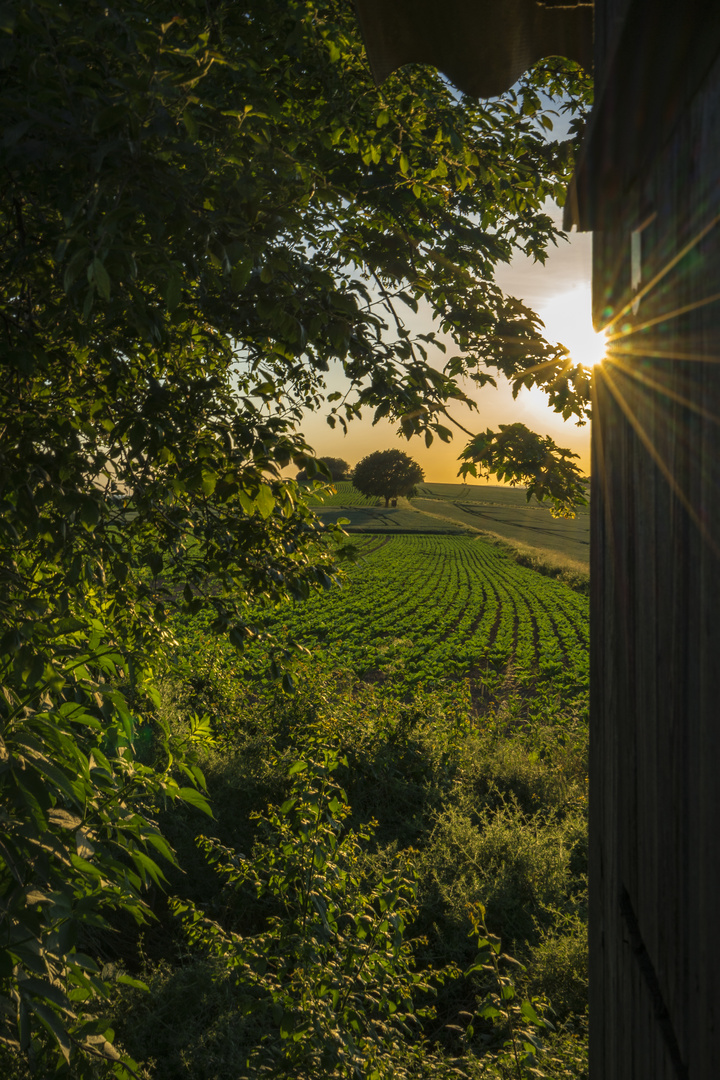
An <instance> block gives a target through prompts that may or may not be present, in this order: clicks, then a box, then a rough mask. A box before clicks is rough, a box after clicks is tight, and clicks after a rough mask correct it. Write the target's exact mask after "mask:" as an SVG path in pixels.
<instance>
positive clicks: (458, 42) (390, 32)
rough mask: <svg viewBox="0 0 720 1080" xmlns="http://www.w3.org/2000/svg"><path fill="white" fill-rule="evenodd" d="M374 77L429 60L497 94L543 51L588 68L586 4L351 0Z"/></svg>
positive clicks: (471, 88)
mask: <svg viewBox="0 0 720 1080" xmlns="http://www.w3.org/2000/svg"><path fill="white" fill-rule="evenodd" d="M354 3H355V9H356V12H357V16H358V21H359V23H360V28H361V31H362V35H363V39H364V41H365V48H366V51H367V55H368V60H369V62H370V68H371V71H372V73H373V78H374V79H375V81H376V83H377V84H378V85H381V84H382V83H383V82H384V81H385V79H387V78H388V76H389V75H391V74H392V72H394V71H396V70H397V69H398V68H400V67H403V66H404V65H405V64H410V63H427V64H433V65H434V66H435V67H437V68H438V70H440V71H441V72H442V73H443V74H444V75H446V76H447V78H448V79H450V81H451V82H452V83H454V84H455V86H457V87H458V89H460V90H462V91H463V92H464V93H467V94H472V95H473V96H478V97H496V96H497V95H499V94H502V93H504V92H505V91H506V90H508V89H509V88H510V87H511V86H512V85H513V83H514V82H516V81H517V79H518V78H519V77H520V76H521V75H522V74H523V72H525V71H527V70H528V68H530V67H532V65H533V64H534V63H536V62H537V61H538V60H542V59H543V58H544V57H546V56H566V57H568V58H569V59H570V60H575V61H577V62H578V63H580V64H582V66H583V67H585V68H587V69H588V70H591V69H592V19H593V12H592V7H589V6H587V5H575V6H572V7H565V6H557V5H554V4H553V5H551V6H543V5H542V4H538V3H536V0H443V3H442V4H438V3H437V0H354Z"/></svg>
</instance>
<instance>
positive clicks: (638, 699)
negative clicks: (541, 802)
mask: <svg viewBox="0 0 720 1080" xmlns="http://www.w3.org/2000/svg"><path fill="white" fill-rule="evenodd" d="M618 10H619V7H618V4H616V3H615V0H611V2H610V3H609V4H605V5H601V6H600V9H599V15H600V16H601V22H602V18H604V17H607V18H608V19H610V21H612V18H614V17H615V15H616V14H617V11H618ZM603 11H604V15H603ZM608 37H609V34H608V33H607V27H605V29H604V30H603V31H602V34H601V38H602V40H603V41H607V39H608ZM717 45H718V48H717V50H716V52H720V41H718V43H717ZM704 55H708V52H707V49H706V51H705V53H704ZM600 65H602V55H601V56H600ZM629 116H632V112H631V111H630V112H629ZM718 117H720V62H719V61H718V60H717V58H716V60H715V63H714V66H713V67H712V68H710V69H709V70H708V74H707V77H706V78H705V80H704V82H702V84H701V86H700V88H699V90H698V92H697V94H696V96H695V97H694V98H693V99H692V100H689V101H688V105H687V109H686V112H685V114H684V115H683V116H682V121H681V123H680V124H678V125H677V128H676V129H674V130H672V131H669V132H668V133H667V138H666V139H665V140H664V142H663V145H662V146H660V147H658V153H657V155H656V158H655V161H654V163H653V165H652V170H651V171H650V172H649V173H648V174H647V175H643V176H638V177H636V178H635V179H634V181H633V186H632V187H631V188H629V189H628V190H626V191H624V192H621V193H620V195H621V196H622V197H619V196H618V192H617V191H613V192H610V193H609V195H608V198H610V199H611V203H612V205H611V206H610V207H609V209H608V207H607V206H606V207H605V208H604V220H605V221H609V222H610V224H609V226H608V227H607V228H606V230H605V231H604V232H601V233H596V235H595V240H594V310H595V314H596V318H598V319H599V320H601V321H602V320H603V319H604V318H607V312H608V310H609V311H610V312H611V313H617V312H620V311H622V310H623V309H624V308H627V306H628V304H629V302H630V300H631V293H630V273H629V269H630V268H629V261H630V260H629V254H630V244H629V238H630V233H631V231H632V229H633V228H636V227H637V224H638V220H639V218H640V216H641V215H642V213H643V212H646V210H644V208H647V207H648V206H652V208H653V209H654V210H655V211H656V213H657V217H656V219H655V220H654V221H653V223H652V224H651V225H649V226H648V228H647V230H646V231H645V232H644V233H643V247H644V249H645V250H644V280H645V281H648V280H651V279H653V278H654V277H655V276H656V275H657V276H658V280H657V282H656V284H655V285H654V287H653V288H652V289H651V290H650V291H649V292H648V293H647V294H646V295H645V296H644V297H643V299H642V302H641V305H640V309H639V311H638V313H637V314H636V315H633V314H632V313H631V312H629V311H626V312H625V314H624V315H623V318H622V320H621V327H624V329H622V333H621V337H620V340H619V341H617V342H616V344H615V355H614V356H612V357H611V359H610V361H609V362H608V363H607V364H606V365H605V370H604V371H603V370H601V371H599V372H598V373H597V375H596V377H595V384H594V396H593V413H594V420H593V466H592V468H593V498H592V513H591V517H592V521H591V536H592V550H591V568H592V597H591V629H592V644H591V746H590V770H591V789H590V897H591V899H590V950H591V958H590V1008H591V1051H590V1053H591V1077H592V1080H608V1078H612V1080H688V1078H691V1080H714V1078H715V1077H716V1076H718V1075H720V1071H719V1070H720V1067H719V1066H718V1064H717V1063H718V1061H719V1060H720V975H719V974H718V972H720V928H719V926H718V919H717V915H716V911H717V906H718V900H717V898H718V896H720V843H719V842H718V840H717V828H718V822H720V692H719V691H718V688H717V687H718V681H717V673H718V671H717V669H718V667H719V666H720V422H719V421H720V302H719V301H718V300H717V299H715V300H713V296H717V294H720V224H719V221H720V219H718V218H717V215H718V214H719V213H720V185H719V183H718V177H720V129H719V123H718Z"/></svg>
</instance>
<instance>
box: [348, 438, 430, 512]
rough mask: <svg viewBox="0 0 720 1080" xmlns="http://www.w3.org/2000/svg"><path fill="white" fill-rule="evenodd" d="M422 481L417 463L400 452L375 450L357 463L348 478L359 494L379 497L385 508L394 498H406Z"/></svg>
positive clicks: (422, 473) (421, 473) (421, 472)
mask: <svg viewBox="0 0 720 1080" xmlns="http://www.w3.org/2000/svg"><path fill="white" fill-rule="evenodd" d="M424 479H425V473H424V472H423V471H422V469H421V468H420V466H419V465H418V463H417V461H413V459H412V458H411V457H410V456H409V455H408V454H404V453H403V451H402V450H376V451H375V453H374V454H368V456H367V457H364V458H363V459H362V461H360V462H358V464H357V465H356V466H355V471H354V472H353V475H352V482H353V487H355V488H357V490H358V491H359V492H360V494H361V495H381V496H382V497H383V498H384V499H385V505H386V506H389V505H390V500H391V499H394V498H397V496H398V495H410V494H411V493H412V492H413V490H414V488H415V485H416V484H419V483H420V481H421V480H424Z"/></svg>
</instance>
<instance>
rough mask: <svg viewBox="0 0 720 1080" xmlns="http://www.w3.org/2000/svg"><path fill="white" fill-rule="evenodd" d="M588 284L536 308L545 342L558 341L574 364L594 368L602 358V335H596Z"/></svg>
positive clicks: (603, 351) (603, 349)
mask: <svg viewBox="0 0 720 1080" xmlns="http://www.w3.org/2000/svg"><path fill="white" fill-rule="evenodd" d="M591 303H592V301H591V293H590V286H589V285H578V286H577V287H576V288H574V289H572V290H571V291H570V292H566V293H561V294H560V295H559V296H554V297H553V298H552V300H548V301H547V302H546V303H545V304H542V305H541V306H538V315H539V316H540V318H541V319H542V321H543V322H544V323H545V331H544V336H545V337H546V338H547V340H548V341H560V342H562V344H563V345H566V346H567V348H568V349H569V350H570V356H571V358H572V360H573V362H574V363H576V364H582V365H583V367H588V368H590V367H594V366H595V364H599V363H601V361H602V360H603V358H604V356H605V349H606V342H605V334H604V332H603V331H601V332H600V333H599V334H598V333H596V332H595V330H594V329H593V324H592V315H591V312H592V306H591Z"/></svg>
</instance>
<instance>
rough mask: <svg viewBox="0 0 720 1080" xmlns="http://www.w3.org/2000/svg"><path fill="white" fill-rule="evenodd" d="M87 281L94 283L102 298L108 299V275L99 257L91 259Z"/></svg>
mask: <svg viewBox="0 0 720 1080" xmlns="http://www.w3.org/2000/svg"><path fill="white" fill-rule="evenodd" d="M88 281H89V282H90V283H93V282H94V283H95V285H96V286H97V291H98V292H99V293H100V295H101V296H102V298H103V300H109V299H110V276H109V274H108V272H107V270H106V269H105V265H104V263H102V262H101V261H100V259H98V258H95V259H93V261H92V263H91V265H90V270H89V271H88Z"/></svg>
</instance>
